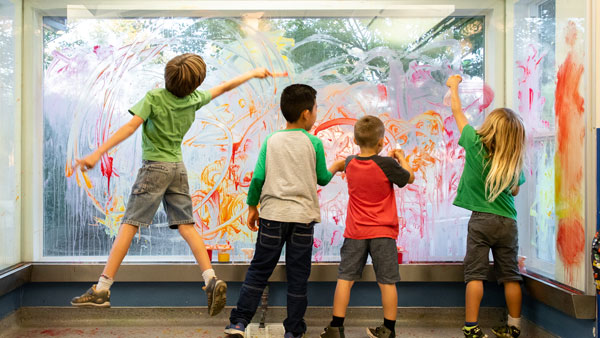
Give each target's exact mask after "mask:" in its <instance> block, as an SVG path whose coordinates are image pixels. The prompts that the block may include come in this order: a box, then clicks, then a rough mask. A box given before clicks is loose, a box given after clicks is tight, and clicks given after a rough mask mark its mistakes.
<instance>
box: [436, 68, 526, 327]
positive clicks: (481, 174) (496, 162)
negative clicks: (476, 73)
mask: <svg viewBox="0 0 600 338" xmlns="http://www.w3.org/2000/svg"><path fill="white" fill-rule="evenodd" d="M461 81H462V78H461V77H460V76H459V75H454V76H451V77H450V78H448V81H447V82H446V84H447V85H448V87H450V93H451V102H452V114H453V115H454V118H455V120H456V124H457V126H458V130H459V131H460V133H461V136H460V140H459V141H458V144H459V145H460V146H462V147H463V148H464V149H465V167H464V170H463V173H462V176H461V178H460V183H459V185H458V190H457V193H456V199H455V200H454V205H456V206H459V207H462V208H465V209H468V210H471V211H472V212H473V213H472V215H471V218H470V220H469V230H468V235H467V253H466V255H465V259H464V274H465V283H467V287H466V293H465V326H464V327H463V333H464V335H465V337H467V338H483V337H487V335H486V334H485V333H484V332H483V330H482V329H481V328H480V327H479V325H478V323H477V321H478V317H479V306H480V304H481V299H482V298H483V281H484V280H486V279H487V275H488V267H489V260H488V257H489V251H490V249H491V250H492V255H493V257H494V271H495V274H496V279H497V280H498V283H503V284H504V294H505V298H506V303H507V306H508V322H507V324H506V325H503V326H500V327H497V328H494V329H492V332H493V333H494V334H495V335H496V336H497V337H507V338H510V337H512V338H515V337H518V336H519V335H520V317H521V302H522V295H521V286H520V284H519V282H520V281H522V278H521V275H520V273H519V267H518V261H517V253H518V249H519V246H518V231H517V221H516V219H517V211H516V209H515V202H514V196H516V195H517V194H518V193H519V186H520V185H521V184H523V183H524V182H525V176H524V174H523V157H524V153H525V127H524V126H523V121H522V120H521V118H520V117H519V116H518V115H517V114H515V112H513V111H512V110H511V109H508V108H498V109H495V110H494V111H492V112H491V113H490V114H489V115H488V116H487V117H486V119H485V121H484V122H483V125H482V126H481V128H479V130H475V129H474V128H473V127H472V126H471V125H469V122H468V121H467V118H466V117H465V114H464V113H463V111H462V107H461V102H460V97H459V95H458V85H459V83H460V82H461Z"/></svg>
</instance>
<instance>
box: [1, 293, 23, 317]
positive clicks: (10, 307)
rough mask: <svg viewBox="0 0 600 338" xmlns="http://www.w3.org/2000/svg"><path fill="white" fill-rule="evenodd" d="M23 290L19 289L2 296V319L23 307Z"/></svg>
mask: <svg viewBox="0 0 600 338" xmlns="http://www.w3.org/2000/svg"><path fill="white" fill-rule="evenodd" d="M22 295H23V288H22V287H20V288H17V289H15V290H12V291H11V292H9V293H7V294H5V295H4V296H0V319H2V318H4V317H6V316H8V315H10V314H11V313H13V312H15V311H17V309H18V308H20V307H21V306H22Z"/></svg>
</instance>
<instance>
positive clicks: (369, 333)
mask: <svg viewBox="0 0 600 338" xmlns="http://www.w3.org/2000/svg"><path fill="white" fill-rule="evenodd" d="M365 330H366V331H367V336H369V338H377V336H374V335H373V334H372V333H371V330H369V328H368V327H367V328H366V329H365Z"/></svg>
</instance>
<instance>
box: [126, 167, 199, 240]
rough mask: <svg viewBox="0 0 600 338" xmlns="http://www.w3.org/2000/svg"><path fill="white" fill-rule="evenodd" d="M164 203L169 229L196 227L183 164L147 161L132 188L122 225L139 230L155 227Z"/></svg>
mask: <svg viewBox="0 0 600 338" xmlns="http://www.w3.org/2000/svg"><path fill="white" fill-rule="evenodd" d="M161 201H162V202H163V207H164V208H165V212H166V213H167V219H168V221H169V228H171V229H177V227H178V226H179V225H180V224H194V216H193V206H192V197H191V196H190V186H189V184H188V176H187V170H186V169H185V165H184V164H183V162H156V161H144V162H143V165H142V167H141V168H140V170H139V172H138V175H137V178H136V179H135V183H134V184H133V188H131V195H130V196H129V200H128V201H127V208H126V209H125V216H123V221H122V223H124V224H131V225H135V226H148V225H150V224H152V219H153V218H154V214H155V213H156V210H157V209H158V206H159V205H160V202H161Z"/></svg>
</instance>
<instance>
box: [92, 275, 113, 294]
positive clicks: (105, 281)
mask: <svg viewBox="0 0 600 338" xmlns="http://www.w3.org/2000/svg"><path fill="white" fill-rule="evenodd" d="M113 282H114V281H113V280H112V278H108V277H106V276H104V275H101V276H100V279H98V284H96V291H104V290H110V287H111V285H112V284H113Z"/></svg>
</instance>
